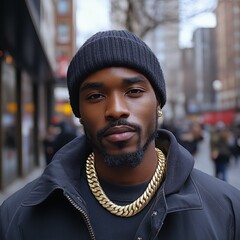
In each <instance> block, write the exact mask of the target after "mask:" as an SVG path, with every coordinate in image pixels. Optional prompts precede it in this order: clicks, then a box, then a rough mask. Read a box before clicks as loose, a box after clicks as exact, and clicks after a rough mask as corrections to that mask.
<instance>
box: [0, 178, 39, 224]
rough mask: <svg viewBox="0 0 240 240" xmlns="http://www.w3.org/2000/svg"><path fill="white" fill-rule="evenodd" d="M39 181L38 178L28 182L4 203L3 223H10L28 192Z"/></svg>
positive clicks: (1, 217) (2, 207) (0, 212)
mask: <svg viewBox="0 0 240 240" xmlns="http://www.w3.org/2000/svg"><path fill="white" fill-rule="evenodd" d="M37 181H38V178H37V179H35V180H33V181H32V182H30V183H28V184H26V185H25V186H24V187H23V188H21V189H19V190H18V191H16V192H15V193H14V194H12V195H11V196H10V197H8V198H7V199H6V200H5V201H4V202H3V203H2V205H1V206H0V222H1V224H5V223H8V222H9V221H10V220H11V218H12V216H14V214H15V212H16V211H17V209H18V208H19V207H20V206H21V203H22V201H23V200H24V199H25V198H26V196H27V194H28V193H29V191H31V189H32V188H33V187H34V186H35V184H36V182H37Z"/></svg>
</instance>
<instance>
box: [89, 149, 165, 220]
mask: <svg viewBox="0 0 240 240" xmlns="http://www.w3.org/2000/svg"><path fill="white" fill-rule="evenodd" d="M155 150H156V154H157V158H158V166H157V168H156V171H155V173H154V175H153V177H152V179H151V181H150V182H149V184H148V186H147V188H146V190H145V191H144V193H143V194H142V195H141V196H140V197H139V198H138V199H136V200H135V201H134V202H132V203H130V204H128V205H125V206H120V205H117V204H115V203H113V202H112V201H111V200H110V199H109V198H108V197H107V195H106V194H105V193H104V191H103V189H102V187H101V186H100V183H99V181H98V177H97V173H96V170H95V165H94V158H95V157H94V153H91V154H90V155H89V156H88V158H87V162H86V173H87V181H88V184H89V187H90V189H91V191H92V193H93V195H94V196H95V198H96V199H97V200H98V202H99V203H100V204H101V205H102V206H103V207H104V208H105V209H107V210H108V211H109V212H110V213H112V214H115V215H117V216H121V217H131V216H133V215H135V214H137V213H139V212H140V211H141V210H142V209H143V208H144V207H145V206H146V205H147V204H148V203H149V201H150V200H151V199H152V197H153V195H154V194H155V192H156V191H157V189H158V188H159V186H160V184H161V182H162V179H163V177H164V172H165V168H166V158H165V156H164V154H163V152H162V151H161V150H160V149H158V148H155Z"/></svg>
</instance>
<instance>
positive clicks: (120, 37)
mask: <svg viewBox="0 0 240 240" xmlns="http://www.w3.org/2000/svg"><path fill="white" fill-rule="evenodd" d="M107 67H127V68H130V69H133V70H135V71H138V72H140V73H142V74H143V75H144V76H145V77H146V78H147V79H148V80H149V81H150V83H151V85H152V87H153V89H154V91H155V94H156V97H157V99H158V100H159V101H160V105H161V107H163V106H164V104H165V102H166V89H165V80H164V77H163V73H162V69H161V67H160V64H159V61H158V59H157V57H156V56H155V55H154V53H153V52H152V50H151V49H150V48H149V47H148V46H147V45H146V44H145V43H144V42H143V41H142V40H141V39H140V38H139V37H138V36H136V35H135V34H133V33H131V32H129V31H126V30H110V31H104V32H98V33H96V34H94V35H93V36H92V37H90V38H89V39H88V40H87V41H86V42H85V43H84V44H83V45H82V47H81V48H80V49H79V50H78V52H77V53H76V55H75V56H74V57H73V59H72V61H71V63H70V65H69V67H68V72H67V85H68V91H69V95H70V104H71V107H72V110H73V113H74V114H75V116H76V117H80V112H79V90H80V85H81V83H82V82H83V81H84V79H85V78H86V77H88V76H89V75H90V74H92V73H94V72H96V71H98V70H101V69H103V68H107Z"/></svg>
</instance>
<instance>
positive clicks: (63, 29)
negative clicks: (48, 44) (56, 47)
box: [57, 23, 70, 44]
mask: <svg viewBox="0 0 240 240" xmlns="http://www.w3.org/2000/svg"><path fill="white" fill-rule="evenodd" d="M57 39H58V43H61V44H66V43H68V42H69V41H70V27H69V25H68V24H66V23H60V24H59V25H58V27H57Z"/></svg>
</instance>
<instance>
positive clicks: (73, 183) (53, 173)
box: [22, 130, 199, 209]
mask: <svg viewBox="0 0 240 240" xmlns="http://www.w3.org/2000/svg"><path fill="white" fill-rule="evenodd" d="M156 146H157V147H159V148H160V149H162V151H163V152H164V153H165V154H166V155H167V173H166V176H167V177H166V180H165V183H164V192H165V194H164V195H166V196H167V195H171V194H174V193H176V194H177V193H179V192H180V190H181V189H182V187H183V185H184V183H185V182H186V181H187V179H189V176H190V173H191V171H192V168H193V164H194V161H193V158H192V157H191V155H190V153H188V152H187V150H185V149H184V148H183V147H181V146H180V145H179V144H178V143H177V141H176V139H175V137H174V135H173V134H172V133H170V132H169V131H167V130H160V131H159V132H158V137H157V139H156ZM90 152H91V148H90V147H89V144H87V140H86V138H85V136H81V137H78V138H76V139H74V140H73V141H71V142H70V143H69V144H67V145H65V146H64V147H63V148H62V149H61V150H59V151H58V152H57V154H56V155H55V156H54V159H53V161H52V163H51V164H49V165H48V166H47V167H46V169H45V170H44V172H43V174H42V176H41V177H40V178H39V179H38V181H37V183H36V184H35V185H34V186H33V188H32V190H31V191H30V193H29V194H28V196H27V197H26V198H25V200H24V202H23V203H22V204H23V205H24V206H31V205H36V204H39V203H41V202H42V201H44V200H45V199H46V198H47V197H48V196H49V195H50V194H51V193H52V192H53V191H54V190H56V189H61V190H62V191H63V192H64V193H65V194H68V195H70V196H73V198H75V197H76V196H81V194H80V193H78V191H77V189H78V187H77V186H78V184H79V182H80V175H81V171H82V169H84V167H83V166H84V165H85V161H86V158H87V156H88V155H89V153H90ZM59 176H61V177H59ZM189 184H190V186H191V187H190V186H189V189H190V188H191V193H192V194H193V195H194V196H196V195H195V194H196V190H194V189H195V188H194V187H193V185H192V184H191V183H189ZM189 193H190V192H189ZM174 195H175V194H174ZM78 198H79V197H78ZM191 199H192V198H191ZM168 202H169V203H168V205H169V207H170V208H171V209H174V208H175V206H173V204H171V203H172V201H171V198H169V201H168ZM173 202H174V201H173ZM198 202H199V201H198Z"/></svg>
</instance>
